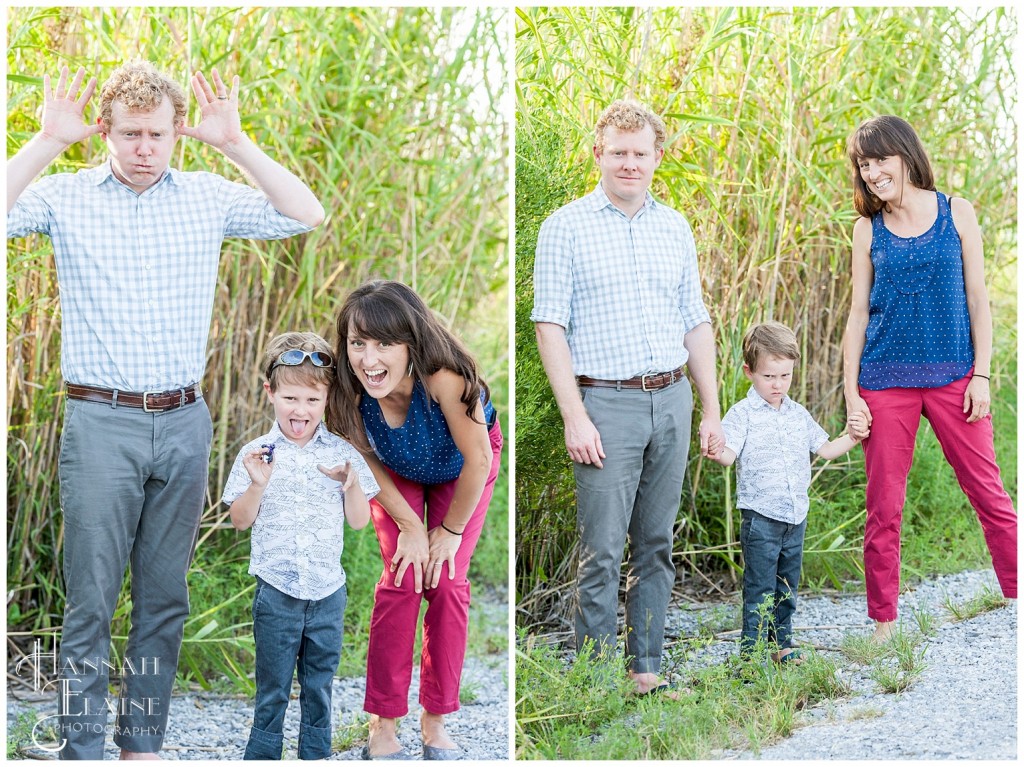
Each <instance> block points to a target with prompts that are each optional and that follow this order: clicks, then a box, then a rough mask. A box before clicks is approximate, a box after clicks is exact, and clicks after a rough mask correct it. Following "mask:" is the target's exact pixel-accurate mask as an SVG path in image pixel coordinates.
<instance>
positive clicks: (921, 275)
mask: <svg viewBox="0 0 1024 767" xmlns="http://www.w3.org/2000/svg"><path fill="white" fill-rule="evenodd" d="M936 197H937V199H938V204H939V214H938V216H936V218H935V223H934V224H932V227H931V228H930V229H929V230H928V231H927V232H925V233H924V234H922V235H920V236H917V237H897V236H896V235H895V234H893V233H892V232H890V231H889V230H888V229H887V228H886V227H885V223H884V222H883V220H882V213H881V212H878V213H876V214H875V215H874V216H873V217H872V219H871V263H872V265H873V266H874V270H875V281H874V285H872V287H871V296H870V299H869V300H870V311H869V317H868V328H867V337H866V342H865V345H864V354H863V356H862V357H861V365H860V381H859V383H860V385H861V386H862V387H864V388H865V389H869V390H878V389H892V388H937V387H939V386H945V385H946V384H948V383H951V382H953V381H956V380H958V379H960V378H963V376H964V375H966V374H967V371H969V370H970V369H971V366H972V365H973V364H974V345H973V344H972V342H971V320H970V315H969V314H968V313H967V292H966V290H965V288H964V265H963V252H962V250H961V247H960V235H959V234H958V232H957V231H956V227H955V226H954V225H953V216H952V214H951V213H950V209H949V198H948V197H946V195H944V194H940V193H938V192H936Z"/></svg>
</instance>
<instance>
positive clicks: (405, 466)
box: [359, 378, 495, 485]
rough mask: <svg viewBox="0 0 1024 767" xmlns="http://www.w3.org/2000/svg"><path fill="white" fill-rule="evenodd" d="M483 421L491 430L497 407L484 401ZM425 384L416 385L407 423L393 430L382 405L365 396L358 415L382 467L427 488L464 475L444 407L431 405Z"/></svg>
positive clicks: (360, 403)
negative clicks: (460, 473) (381, 407)
mask: <svg viewBox="0 0 1024 767" xmlns="http://www.w3.org/2000/svg"><path fill="white" fill-rule="evenodd" d="M484 396H485V395H484V392H483V391H481V392H480V401H481V403H482V404H483V406H484V420H485V421H486V422H487V426H488V428H490V427H491V426H492V425H493V423H494V418H495V413H494V405H493V404H491V402H490V400H485V399H484ZM428 399H429V398H428V397H427V391H426V389H424V388H423V382H422V381H420V380H419V379H418V378H417V379H416V383H415V384H413V389H412V400H411V401H410V402H409V412H408V414H407V415H406V417H405V423H403V424H402V425H401V426H399V427H398V428H396V429H392V428H391V427H390V426H389V425H388V422H387V421H385V420H384V413H383V412H381V409H380V403H379V402H377V400H375V399H374V398H373V397H370V396H369V395H366V394H364V395H363V396H362V397H361V398H360V400H359V412H360V414H361V415H362V416H363V426H364V427H365V428H366V436H367V437H369V439H370V446H371V447H372V448H373V451H374V452H375V453H376V454H377V457H378V458H380V460H381V463H383V464H384V465H385V466H387V467H388V468H389V469H391V470H392V471H393V472H395V473H396V474H398V475H399V476H402V477H405V478H406V479H411V480H412V481H413V482H420V483H422V484H424V485H438V484H441V483H442V482H451V481H452V480H453V479H456V478H457V477H458V476H459V472H461V471H462V453H460V452H459V448H458V447H457V446H456V445H455V440H454V439H452V433H451V431H449V430H448V423H447V422H446V421H445V420H444V413H443V412H442V411H441V406H440V405H438V404H437V403H436V402H429V401H428Z"/></svg>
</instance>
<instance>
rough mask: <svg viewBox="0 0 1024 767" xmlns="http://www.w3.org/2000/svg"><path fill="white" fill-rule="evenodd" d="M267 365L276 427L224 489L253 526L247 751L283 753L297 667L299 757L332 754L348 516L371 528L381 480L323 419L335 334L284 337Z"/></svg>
mask: <svg viewBox="0 0 1024 767" xmlns="http://www.w3.org/2000/svg"><path fill="white" fill-rule="evenodd" d="M263 370H264V371H265V373H266V382H265V383H264V384H263V388H264V389H265V390H266V392H267V398H268V399H269V400H270V404H271V405H272V406H273V408H274V417H275V423H274V426H273V428H271V430H270V431H269V432H268V433H267V434H264V435H263V436H261V437H258V438H257V439H254V440H253V441H252V442H250V443H249V444H247V445H245V447H243V448H242V449H241V451H240V452H239V453H238V457H237V458H236V459H235V463H234V466H232V468H231V475H230V476H229V477H228V481H227V485H226V487H225V488H224V496H223V501H224V503H227V504H230V506H231V523H232V524H233V525H234V526H235V528H236V529H238V530H245V529H247V528H249V527H252V553H251V557H250V564H249V573H250V575H255V576H256V594H255V596H254V598H253V603H252V619H253V634H254V635H255V638H256V703H255V711H254V714H253V725H252V730H251V731H250V733H249V742H248V743H247V744H246V747H245V758H246V759H280V758H281V751H282V746H283V743H284V735H283V724H284V715H285V711H286V710H287V708H288V697H289V694H290V692H291V687H292V675H293V674H294V673H295V670H296V666H297V667H298V676H299V684H300V685H301V687H302V691H301V694H300V697H299V707H300V709H301V712H302V715H301V717H302V718H301V724H300V727H299V747H298V756H299V758H300V759H324V758H326V757H328V756H330V755H331V683H332V681H333V679H334V673H335V672H336V671H337V669H338V660H339V658H340V656H341V633H342V617H343V614H344V611H345V602H346V590H345V571H344V570H343V569H342V567H341V550H342V545H343V532H344V520H345V519H347V520H348V523H349V525H351V526H352V527H353V528H355V529H357V530H358V529H360V528H362V527H364V526H365V525H366V523H367V522H368V521H369V519H370V505H369V500H368V499H369V498H372V497H373V496H374V495H375V494H376V493H377V492H378V490H379V487H378V486H377V483H376V482H375V481H374V479H373V474H372V473H371V472H370V469H369V467H368V466H367V465H366V462H365V461H364V460H363V458H362V456H360V455H359V453H358V452H357V451H356V449H355V448H354V447H352V446H351V445H350V444H349V443H348V442H346V441H345V440H343V439H341V438H340V437H338V436H336V435H334V434H332V433H331V432H329V431H328V430H327V427H326V426H325V425H324V424H323V423H322V420H323V416H324V409H325V407H326V405H327V390H328V387H329V385H330V383H331V379H332V378H333V377H334V358H333V356H332V354H331V347H330V346H328V344H327V342H326V341H325V340H324V339H322V338H321V337H320V336H318V335H315V334H313V333H285V334H284V335H280V336H278V337H276V338H275V339H273V340H272V341H271V342H270V346H269V348H268V349H267V353H266V355H265V357H264V362H263ZM328 467H333V468H328Z"/></svg>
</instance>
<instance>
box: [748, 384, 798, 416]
mask: <svg viewBox="0 0 1024 767" xmlns="http://www.w3.org/2000/svg"><path fill="white" fill-rule="evenodd" d="M747 399H748V400H750V404H751V406H753V407H767V408H771V409H772V410H775V408H773V407H772V406H771V403H769V402H768V400H766V399H765V398H764V397H762V396H761V395H760V394H758V393H757V391H756V390H755V389H754V387H753V386H751V387H750V388H749V389H747ZM792 402H793V400H791V399H790V398H789V395H788V394H787V395H786V396H785V397H783V398H782V404H781V405H780V406H779V409H778V411H777V412H780V413H781V412H782V411H783V410H786V409H787V408H788V407H789V406H790V404H791V403H792Z"/></svg>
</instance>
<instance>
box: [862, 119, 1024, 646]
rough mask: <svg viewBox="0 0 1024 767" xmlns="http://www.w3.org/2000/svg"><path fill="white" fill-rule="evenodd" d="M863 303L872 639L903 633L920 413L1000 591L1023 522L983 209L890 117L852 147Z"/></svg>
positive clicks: (1007, 591) (867, 128) (1008, 585)
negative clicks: (1004, 438) (948, 186)
mask: <svg viewBox="0 0 1024 767" xmlns="http://www.w3.org/2000/svg"><path fill="white" fill-rule="evenodd" d="M847 154H848V156H849V158H850V162H851V164H852V170H853V186H854V206H855V207H856V209H857V212H858V213H859V214H860V215H861V218H860V219H858V220H857V222H856V224H855V225H854V230H853V297H852V305H851V309H850V318H849V322H848V324H847V327H846V335H845V338H844V341H843V352H844V389H845V394H846V409H847V423H848V426H849V430H850V433H851V434H852V435H853V436H854V437H857V438H864V441H863V443H862V444H863V445H864V457H865V470H866V473H867V480H868V481H867V492H866V504H867V521H866V524H865V530H864V577H865V582H866V585H867V601H868V615H869V616H870V617H871V618H872V619H873V620H874V621H875V623H876V628H875V639H876V640H879V641H883V640H885V639H887V638H889V636H890V635H891V634H892V632H893V629H894V626H895V621H896V607H897V596H898V594H899V578H900V525H901V521H902V514H903V504H904V502H905V500H906V485H907V475H908V473H909V471H910V465H911V462H912V460H913V455H914V443H915V437H916V435H917V429H918V425H919V424H920V420H921V416H922V415H923V416H924V417H925V418H927V419H928V421H929V423H930V424H931V426H932V429H933V430H934V432H935V436H936V437H937V438H938V440H939V444H940V445H941V446H942V450H943V453H944V455H945V456H946V460H948V461H949V463H950V465H951V466H952V467H953V470H954V471H955V472H956V477H957V480H958V482H959V483H960V486H961V488H963V490H964V492H965V493H966V494H967V497H968V499H969V500H970V502H971V505H972V506H973V507H974V509H975V511H976V512H977V514H978V518H979V520H980V521H981V525H982V528H983V530H984V532H985V541H986V543H987V544H988V548H989V552H990V553H991V555H992V563H993V566H994V568H995V572H996V576H997V577H998V579H999V585H1000V587H1001V588H1002V592H1003V595H1004V596H1006V597H1009V598H1016V596H1017V515H1016V511H1015V510H1014V508H1013V503H1012V501H1011V499H1010V497H1009V496H1008V495H1007V493H1006V491H1005V490H1004V489H1003V484H1002V480H1001V479H1000V476H999V467H998V465H997V464H996V457H995V448H994V445H993V433H992V416H991V412H990V409H989V408H990V404H991V395H990V394H989V376H990V371H991V362H992V315H991V310H990V308H989V303H988V292H987V290H986V288H985V272H984V257H983V254H982V240H981V231H980V228H979V227H978V221H977V218H976V216H975V212H974V208H973V207H972V206H971V204H970V203H969V202H968V201H967V200H964V199H962V198H957V197H952V196H950V195H947V194H944V193H941V192H938V191H936V188H935V182H934V175H933V173H932V168H931V165H930V163H929V161H928V156H927V154H926V153H925V150H924V147H923V145H922V144H921V140H920V139H919V138H918V136H917V134H916V133H915V132H914V129H913V128H912V127H911V126H910V125H909V124H908V123H907V122H906V121H905V120H902V119H900V118H898V117H893V116H891V115H883V116H880V117H876V118H874V119H871V120H867V121H866V122H864V123H862V124H861V125H860V126H859V127H858V128H857V130H856V131H855V132H854V134H853V135H852V136H851V137H850V140H849V143H848V145H847Z"/></svg>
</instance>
